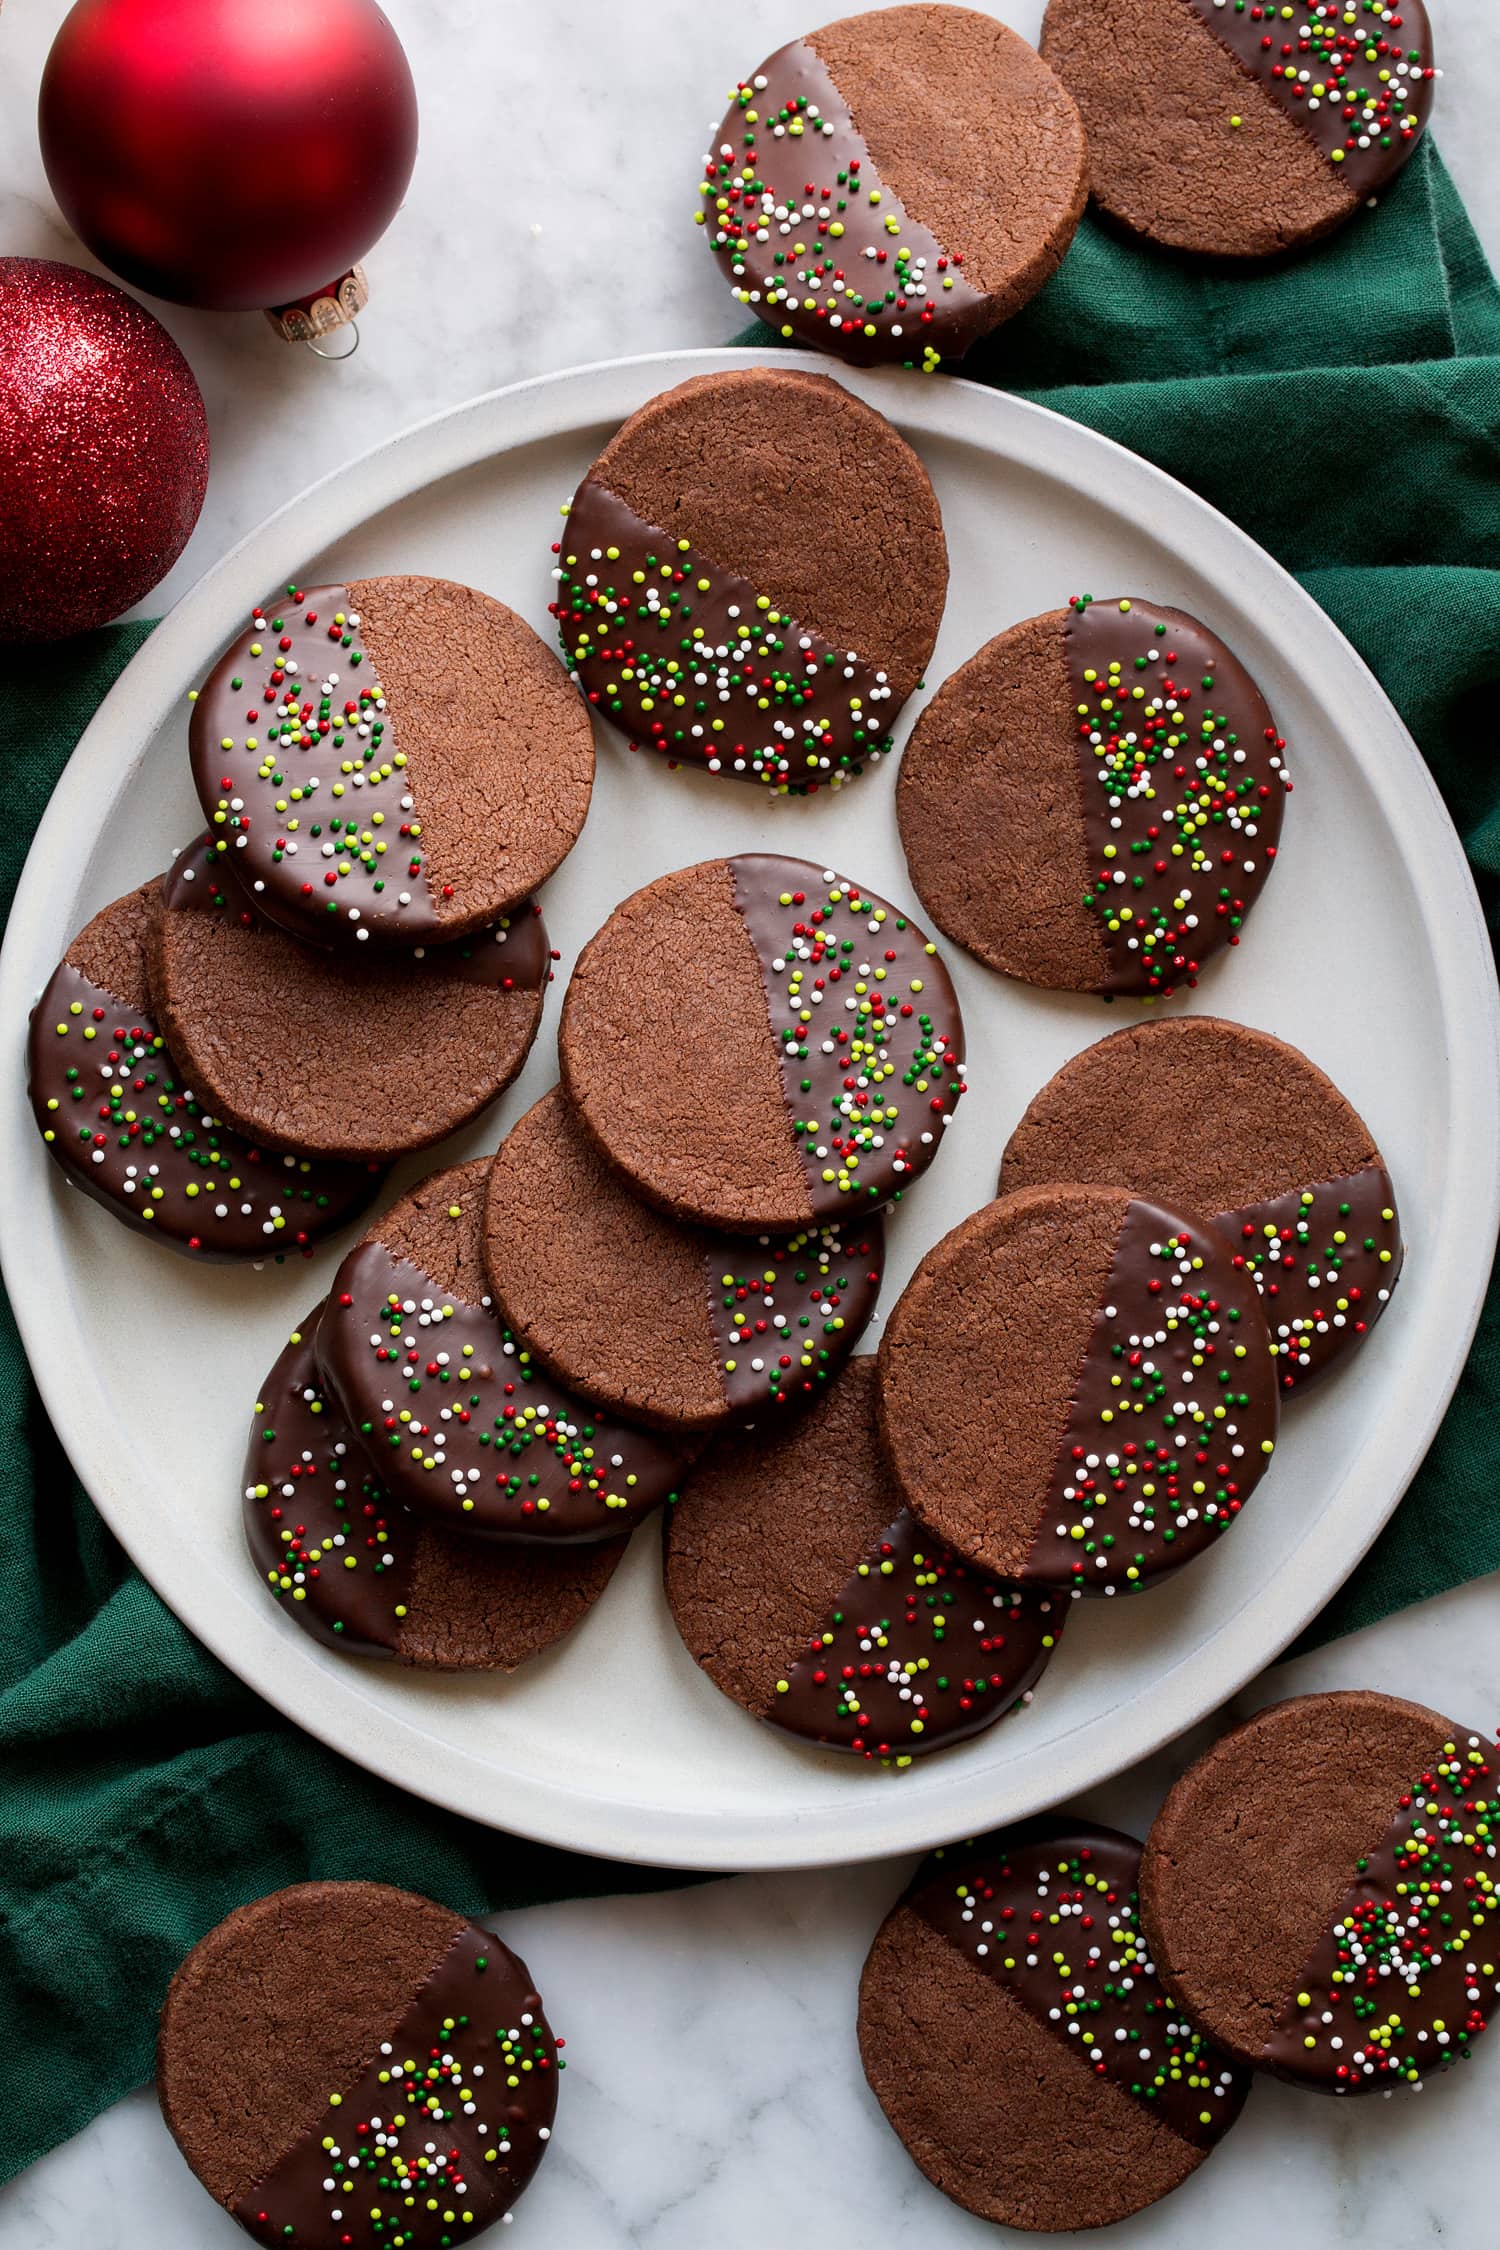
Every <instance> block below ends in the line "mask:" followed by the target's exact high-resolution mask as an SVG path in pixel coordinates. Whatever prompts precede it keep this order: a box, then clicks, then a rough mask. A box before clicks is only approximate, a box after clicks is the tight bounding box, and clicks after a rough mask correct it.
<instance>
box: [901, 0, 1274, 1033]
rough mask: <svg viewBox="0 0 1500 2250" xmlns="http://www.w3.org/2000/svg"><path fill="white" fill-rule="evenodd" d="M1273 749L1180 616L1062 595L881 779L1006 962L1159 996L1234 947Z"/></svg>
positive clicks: (1215, 652)
mask: <svg viewBox="0 0 1500 2250" xmlns="http://www.w3.org/2000/svg"><path fill="white" fill-rule="evenodd" d="M1172 4H1173V5H1174V6H1180V5H1182V4H1183V0H1172ZM1285 748H1286V745H1285V743H1284V742H1283V740H1282V738H1281V736H1280V735H1279V734H1278V733H1277V732H1276V727H1275V723H1274V721H1273V720H1272V717H1271V714H1270V712H1269V710H1268V709H1267V708H1266V704H1265V699H1264V698H1263V696H1262V695H1261V693H1260V690H1259V688H1257V686H1256V685H1255V682H1254V681H1253V680H1252V679H1251V677H1250V675H1249V673H1248V672H1246V671H1245V669H1244V667H1243V666H1242V665H1241V664H1239V663H1238V662H1237V661H1236V660H1235V658H1234V657H1233V656H1232V655H1231V654H1230V652H1229V650H1228V649H1227V648H1225V646H1224V644H1223V642H1222V641H1221V640H1219V639H1218V637H1217V635H1216V634H1214V633H1211V632H1210V631H1209V630H1208V628H1207V627H1206V626H1204V625H1200V624H1199V623H1198V621H1197V620H1196V618H1192V617H1187V616H1185V615H1184V614H1183V612H1182V611H1181V610H1177V609H1163V608H1162V607H1160V605H1158V604H1155V603H1150V602H1143V601H1141V600H1139V599H1138V598H1135V597H1131V598H1130V599H1128V600H1111V601H1107V602H1106V601H1099V602H1096V601H1095V600H1094V599H1093V597H1092V596H1091V595H1086V594H1085V595H1080V596H1079V597H1078V598H1077V599H1076V600H1075V601H1074V602H1072V603H1071V604H1070V605H1069V607H1068V608H1067V609H1059V610H1051V611H1049V612H1048V613H1047V615H1045V616H1043V617H1032V618H1028V619H1027V621H1026V622H1025V624H1023V625H1013V626H1012V627H1011V628H1010V630H1009V631H1008V632H1005V633H1001V634H999V635H998V636H997V638H996V639H994V640H992V641H990V642H988V643H987V644H986V646H985V647H984V648H982V649H981V650H980V651H979V653H978V655H977V656H972V657H970V659H969V661H968V663H967V664H964V665H961V666H960V667H959V669H958V671H956V672H955V673H954V674H953V675H952V676H951V678H949V679H948V680H945V681H944V683H943V686H942V687H941V689H940V690H939V692H938V693H937V695H936V696H935V697H934V698H933V700H932V702H931V703H929V704H928V706H927V708H926V710H925V711H924V712H923V713H922V715H921V717H920V719H919V720H918V721H917V724H916V727H915V729H914V730H913V733H912V738H911V741H910V743H909V744H908V746H907V750H906V755H905V757H904V758H903V759H902V762H901V773H900V776H899V779H898V781H897V786H896V816H897V820H898V823H899V825H900V829H901V842H902V845H903V846H904V848H905V851H906V863H907V866H908V867H909V868H910V870H911V879H912V882H913V883H914V884H915V885H916V888H917V891H918V893H919V895H920V897H921V899H922V902H923V904H924V905H925V906H926V907H927V908H928V910H929V912H930V913H931V914H932V917H933V919H934V920H935V921H936V922H937V924H938V925H939V927H940V928H941V929H944V930H946V931H947V933H948V935H949V936H950V937H953V938H957V939H958V941H959V943H960V944H961V945H966V946H967V947H968V948H969V951H970V952H971V953H977V954H978V956H979V958H980V960H981V961H987V962H988V963H989V965H990V967H991V968H993V969H1002V970H1004V972H1005V974H1006V975H1007V976H1013V977H1024V978H1026V980H1027V981H1028V983H1031V984H1041V985H1053V986H1061V987H1063V988H1065V989H1066V990H1068V991H1073V992H1099V993H1105V994H1114V993H1133V994H1137V995H1139V996H1141V997H1151V998H1155V997H1159V996H1163V995H1165V994H1167V993H1169V992H1174V991H1175V990H1176V989H1177V988H1178V986H1179V985H1193V984H1196V983H1197V981H1198V970H1199V967H1200V966H1201V964H1202V963H1203V962H1204V961H1206V960H1207V959H1208V958H1209V956H1210V955H1211V954H1214V953H1217V952H1218V951H1219V949H1220V947H1222V946H1226V945H1238V944H1239V941H1240V930H1241V928H1242V927H1243V924H1244V920H1245V916H1246V915H1247V914H1248V913H1249V911H1250V909H1251V907H1252V906H1253V905H1254V904H1255V901H1256V899H1257V898H1258V897H1259V896H1260V893H1261V890H1262V888H1263V887H1264V884H1265V881H1266V877H1267V876H1268V875H1269V874H1270V872H1271V869H1272V867H1273V866H1274V865H1275V862H1276V848H1277V841H1278V839H1279V837H1280V835H1281V817H1282V808H1283V803H1284V800H1285V798H1286V795H1287V792H1288V790H1289V789H1290V787H1291V783H1290V782H1289V781H1288V779H1287V773H1286V763H1285V759H1284V756H1283V752H1284V751H1285Z"/></svg>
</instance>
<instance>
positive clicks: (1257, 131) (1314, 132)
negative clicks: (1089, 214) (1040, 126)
mask: <svg viewBox="0 0 1500 2250" xmlns="http://www.w3.org/2000/svg"><path fill="white" fill-rule="evenodd" d="M1042 53H1043V55H1044V56H1045V57H1046V59H1047V61H1048V62H1049V63H1050V64H1051V65H1052V68H1053V69H1054V70H1055V71H1056V72H1057V75H1058V77H1059V78H1060V79H1061V80H1062V82H1063V84H1064V85H1065V86H1066V87H1067V89H1068V92H1069V93H1070V94H1071V95H1072V97H1073V99H1074V101H1075V102H1077V104H1078V107H1079V109H1080V110H1081V112H1082V114H1083V123H1084V130H1085V132H1086V133H1087V135H1088V169H1089V188H1090V191H1091V193H1092V194H1093V196H1094V199H1095V201H1096V202H1097V203H1098V204H1100V205H1101V207H1102V208H1103V209H1104V210H1106V211H1108V212H1109V213H1110V215H1111V217H1113V218H1116V219H1119V220H1120V221H1121V222H1122V223H1123V224H1124V225H1125V226H1128V227H1131V228H1133V229H1134V230H1135V232H1136V233H1138V234H1143V235H1145V236H1146V237H1147V238H1148V239H1149V240H1151V241H1152V242H1159V243H1162V244H1164V245H1165V246H1166V247H1167V248H1169V249H1173V250H1196V251H1200V252H1202V253H1204V254H1205V255H1208V256H1212V257H1216V258H1263V257H1267V256H1270V255H1271V254H1273V253H1274V252H1276V251H1281V250H1291V249H1295V248H1298V247H1300V246H1301V245H1302V244H1304V243H1308V242H1313V241H1315V240H1316V239H1317V238H1318V236H1320V235H1324V234H1329V233H1331V232H1332V231H1333V229H1334V228H1335V227H1339V226H1342V225H1343V224H1344V222H1345V220H1347V219H1350V218H1352V217H1353V215H1354V213H1355V212H1356V211H1358V210H1359V209H1360V207H1361V205H1363V204H1367V203H1373V202H1375V201H1376V200H1377V199H1378V198H1379V197H1380V195H1381V194H1382V193H1383V192H1384V190H1385V189H1386V188H1387V187H1388V186H1389V185H1390V182H1391V181H1392V179H1393V178H1394V177H1395V175H1396V173H1397V172H1399V171H1400V169H1401V167H1402V165H1403V164H1404V163H1405V162H1406V160H1407V158H1408V157H1409V156H1410V155H1411V153H1412V150H1413V149H1414V148H1415V147H1416V145H1417V141H1418V139H1419V138H1420V136H1421V134H1422V131H1423V129H1424V127H1425V126H1426V123H1427V116H1428V112H1429V110H1430V108H1431V106H1432V91H1433V80H1434V78H1435V76H1436V72H1435V71H1434V69H1433V61H1432V32H1431V29H1430V26H1429V24H1428V20H1427V12H1426V9H1425V8H1424V7H1423V5H1422V0H1394V4H1392V0H1306V4H1304V5H1302V6H1299V7H1295V8H1293V7H1273V6H1266V5H1261V4H1256V5H1248V4H1247V0H1048V6H1047V13H1046V16H1045V18H1044V20H1043V23H1042Z"/></svg>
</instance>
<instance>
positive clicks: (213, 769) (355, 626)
mask: <svg viewBox="0 0 1500 2250" xmlns="http://www.w3.org/2000/svg"><path fill="white" fill-rule="evenodd" d="M189 749H190V753H191V758H192V767H193V780H194V783H195V785H196V787H197V791H198V797H199V801H200V803H201V804H202V806H203V810H204V813H205V815H206V816H207V819H208V822H209V833H210V836H211V837H212V838H213V840H214V843H215V845H216V846H217V847H219V848H220V849H221V850H224V851H232V852H233V854H234V858H235V862H236V866H237V870H238V873H239V876H240V879H241V881H242V882H243V883H244V885H245V888H246V889H247V890H248V891H249V893H250V894H251V897H252V898H253V900H254V901H255V903H256V905H258V906H259V907H260V909H261V910H262V912H263V913H264V914H265V915H266V916H267V917H268V918H269V919H270V920H271V921H273V922H277V923H279V924H281V925H282V926H283V927H284V928H286V929H288V930H291V931H292V932H293V933H294V934H296V935H297V936H299V937H304V938H310V939H312V940H313V941H314V942H315V943H318V944H321V945H331V946H335V947H338V948H340V949H344V950H352V949H356V948H359V947H362V946H368V945H369V944H370V943H372V942H373V944H375V945H376V946H379V945H382V944H389V945H394V946H411V945H434V944H443V943H446V942H450V941H452V940H453V939H456V938H461V937H477V936H478V935H479V934H480V933H481V932H482V931H484V930H485V929H487V928H488V927H490V926H491V925H493V924H494V923H496V922H498V921H499V920H500V919H501V917H502V916H503V915H508V914H512V913H513V912H515V911H516V910H517V909H519V908H521V906H522V905H523V902H524V901H525V900H526V898H527V896H528V894H529V893H530V892H532V891H533V890H535V889H536V888H537V887H538V885H540V884H541V883H543V882H545V881H546V879H547V877H548V876H549V875H550V874H552V873H553V871H554V869H556V868H557V867H558V866H559V865H560V864H561V862H562V860H563V859H564V858H565V857H566V855H567V854H568V852H569V851H571V849H572V847H573V845H574V844H575V843H576V842H577V841H578V837H579V834H580V832H581V831H582V828H583V823H584V820H585V818H586V816H587V813H588V808H589V795H590V792H591V790H592V787H593V778H594V746H593V739H592V735H591V732H590V729H589V727H588V724H587V721H586V719H585V718H584V716H583V714H582V713H581V712H580V711H579V710H578V707H577V704H576V703H575V701H574V699H573V698H572V697H571V696H570V695H569V693H568V689H567V683H566V681H565V680H564V679H563V678H562V676H561V674H560V673H559V671H558V669H557V666H556V664H555V663H554V662H553V660H552V658H551V656H550V654H549V653H548V651H547V649H546V648H545V647H544V645H543V643H542V642H541V641H540V640H539V639H538V638H537V636H536V634H535V633H534V632H533V631H532V630H531V627H530V626H529V625H527V624H526V623H525V622H524V621H523V620H522V619H521V618H519V617H517V616H516V615H515V613H514V612H513V611H512V610H508V609H506V608H505V607H504V605H503V604H502V603H500V602H497V601H493V600H492V599H491V598H490V596H489V595H488V594H481V593H478V592H477V591H476V590H475V589H474V588H473V587H472V586H456V585H453V584H451V583H450V582H449V581H448V580H446V579H440V578H368V579H362V580H359V581H357V582H351V583H350V584H349V585H347V586H314V587H311V588H308V589H307V590H305V591H304V590H302V589H301V588H298V587H295V586H294V587H289V588H287V590H286V592H285V593H284V594H283V595H281V596H278V597H277V599H276V600H274V601H271V602H268V603H266V604H265V606H264V607H261V608H257V609H256V610H255V611H254V612H253V614H252V616H251V620H250V623H249V626H248V627H247V628H246V629H245V630H244V631H243V632H242V633H240V634H239V635H238V636H237V638H236V639H235V641H234V642H233V643H232V645H231V646H230V647H229V649H228V650H226V652H225V654H224V655H223V656H222V657H221V658H220V660H219V662H218V664H217V665H216V666H215V668H214V670H213V672H212V673H211V674H210V675H209V678H208V681H207V683H206V685H205V686H204V688H203V690H202V692H201V693H200V694H199V695H198V697H197V698H196V700H195V703H194V706H193V717H192V725H191V727H190V730H189Z"/></svg>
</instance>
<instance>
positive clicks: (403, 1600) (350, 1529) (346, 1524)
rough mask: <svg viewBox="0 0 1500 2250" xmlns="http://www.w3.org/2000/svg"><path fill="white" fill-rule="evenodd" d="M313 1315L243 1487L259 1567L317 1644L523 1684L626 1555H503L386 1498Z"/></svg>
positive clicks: (249, 1454) (506, 1551)
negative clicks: (338, 1396) (325, 1371)
mask: <svg viewBox="0 0 1500 2250" xmlns="http://www.w3.org/2000/svg"><path fill="white" fill-rule="evenodd" d="M322 1309H323V1308H322V1306H321V1305H317V1306H315V1307H314V1308H313V1310H312V1312H310V1313H309V1314H308V1316H307V1318H306V1320H304V1321H303V1322H302V1324H301V1326H300V1328H298V1329H295V1330H294V1331H293V1334H292V1337H291V1340H290V1341H289V1342H288V1344H287V1345H286V1347H285V1349H284V1350H283V1351H282V1353H281V1355H280V1357H279V1358H278V1359H277V1361H276V1364H275V1366H274V1367H273V1368H272V1369H271V1372H270V1374H269V1375H268V1376H267V1377H266V1380H265V1382H264V1384H263V1385H262V1386H261V1395H260V1398H259V1399H258V1400H257V1401H256V1406H255V1417H254V1420H253V1422H252V1424H251V1429H250V1442H249V1446H248V1448H247V1450H246V1454H245V1470H244V1477H245V1481H244V1484H243V1487H242V1498H243V1503H244V1519H245V1540H246V1544H247V1545H248V1547H249V1549H250V1559H251V1561H252V1562H253V1563H254V1564H255V1565H256V1567H257V1568H258V1570H259V1571H260V1574H261V1577H262V1579H263V1580H264V1581H265V1583H266V1584H267V1585H268V1586H269V1588H270V1590H271V1592H272V1594H273V1595H275V1597H276V1599H277V1600H278V1601H279V1602H280V1603H281V1605H282V1607H283V1608H284V1609H285V1610H286V1611H287V1612H288V1614H289V1615H290V1616H292V1617H294V1618H295V1619H296V1621H297V1623H298V1624H299V1625H300V1626H301V1627H302V1628H303V1630H304V1631H305V1632H308V1633H311V1635H312V1636H313V1638H314V1640H319V1641H325V1642H326V1643H327V1644H328V1646H329V1647H330V1648H339V1649H346V1650H350V1649H352V1650H353V1651H355V1652H356V1653H357V1654H358V1655H361V1656H394V1657H395V1658H397V1660H398V1661H399V1662H400V1663H402V1664H413V1665H421V1666H425V1667H428V1668H430V1669H432V1670H435V1671H445V1672H475V1671H497V1672H512V1671H514V1670H515V1668H516V1666H517V1665H518V1664H524V1663H525V1662H526V1660H527V1658H528V1657H531V1656H536V1655H538V1654H539V1653H540V1652H541V1650H543V1649H544V1648H548V1647H550V1646H551V1644H552V1642H553V1641H556V1640H561V1638H562V1636H563V1634H564V1633H567V1632H571V1630H572V1628H573V1627H574V1626H575V1625H576V1624H577V1623H578V1622H579V1620H580V1619H581V1618H582V1617H584V1616H585V1615H586V1614H587V1612H588V1611H589V1610H590V1609H591V1608H592V1607H593V1605H594V1603H595V1602H596V1601H597V1600H598V1598H599V1596H600V1595H601V1594H602V1593H603V1591H604V1589H605V1587H606V1586H607V1585H608V1584H609V1581H610V1579H611V1578H612V1577H613V1576H614V1573H615V1566H616V1564H617V1563H618V1562H619V1561H620V1558H621V1556H622V1555H623V1554H624V1552H625V1544H626V1543H625V1541H624V1540H623V1539H612V1540H608V1541H605V1542H602V1543H599V1544H596V1545H593V1546H588V1547H580V1546H571V1547H558V1548H553V1549H548V1548H545V1547H535V1546H532V1547H526V1548H519V1547H502V1546H498V1545H495V1544H493V1543H482V1542H480V1541H478V1540H474V1539H465V1538H464V1537H462V1535H461V1534H459V1533H457V1532H453V1531H449V1530H447V1529H446V1528H445V1527H444V1526H442V1525H440V1524H436V1523H431V1522H424V1521H423V1519H422V1518H421V1517H419V1516H416V1515H413V1513H412V1512H411V1510H410V1509H408V1508H403V1507H402V1506H401V1504H400V1502H399V1501H394V1500H392V1499H391V1498H390V1496H389V1495H388V1494H387V1493H386V1492H385V1490H384V1489H383V1487H382V1486H381V1484H380V1482H379V1480H378V1479H377V1478H376V1476H375V1475H374V1473H373V1472H372V1470H371V1468H370V1465H369V1462H368V1460H367V1458H366V1456H365V1454H364V1452H363V1450H362V1448H361V1447H360V1445H359V1444H358V1442H357V1441H356V1439H355V1436H354V1433H353V1431H352V1429H351V1428H350V1426H349V1424H348V1422H347V1421H346V1420H345V1418H344V1416H343V1415H342V1414H341V1413H340V1412H339V1408H338V1405H337V1403H336V1401H334V1400H333V1399H331V1398H330V1397H329V1396H328V1394H327V1392H326V1390H325V1389H324V1386H323V1381H322V1378H321V1376H320V1375H319V1373H318V1368H317V1361H316V1358H315V1355H314V1350H313V1337H314V1334H315V1331H316V1328H317V1321H318V1315H319V1314H320V1313H321V1312H322Z"/></svg>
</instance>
